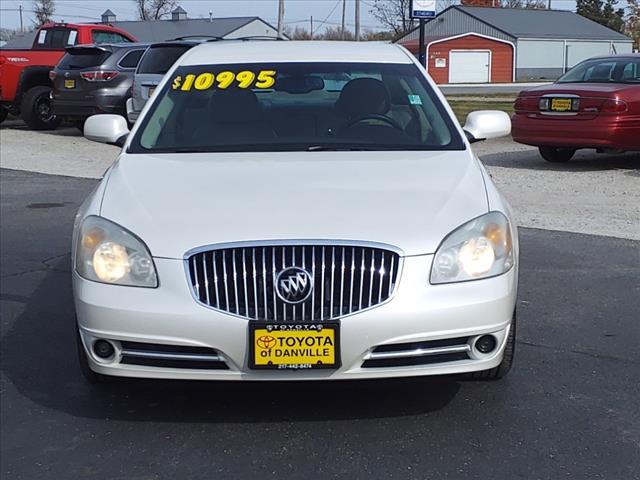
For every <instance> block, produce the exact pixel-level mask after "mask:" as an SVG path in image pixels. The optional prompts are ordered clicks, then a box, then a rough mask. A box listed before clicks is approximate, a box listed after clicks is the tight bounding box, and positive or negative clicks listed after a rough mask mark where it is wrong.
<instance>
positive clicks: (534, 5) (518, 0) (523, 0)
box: [498, 0, 547, 10]
mask: <svg viewBox="0 0 640 480" xmlns="http://www.w3.org/2000/svg"><path fill="white" fill-rule="evenodd" d="M498 5H499V6H500V7H502V8H528V9H530V10H542V9H546V8H547V2H546V0H498Z"/></svg>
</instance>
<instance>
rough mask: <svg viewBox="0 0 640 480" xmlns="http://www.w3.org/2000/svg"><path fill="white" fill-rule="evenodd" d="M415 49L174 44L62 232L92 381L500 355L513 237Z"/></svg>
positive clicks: (401, 373) (367, 369)
mask: <svg viewBox="0 0 640 480" xmlns="http://www.w3.org/2000/svg"><path fill="white" fill-rule="evenodd" d="M509 132H510V121H509V118H508V116H507V115H506V114H504V113H502V112H492V111H481V112H474V113H472V114H470V115H469V117H468V119H467V122H466V124H465V128H464V130H463V129H462V128H461V127H460V126H459V124H458V123H457V122H456V120H455V117H454V116H453V113H452V111H451V109H450V108H449V106H448V105H447V103H446V101H445V100H444V98H443V96H442V95H441V93H440V92H439V90H438V89H437V88H436V86H435V85H434V84H433V82H432V81H431V80H430V78H429V77H428V76H427V75H426V74H425V72H424V69H422V68H421V67H420V66H419V64H418V63H417V62H416V60H415V59H414V58H413V56H412V55H411V54H410V53H409V52H407V51H406V50H404V49H403V48H401V47H399V46H396V45H391V44H381V43H339V42H331V43H323V42H293V41H291V42H266V41H265V42H252V43H247V42H230V41H229V42H228V41H223V42H215V43H213V42H212V43H205V44H203V45H200V46H197V47H195V48H193V49H192V50H190V51H189V52H187V53H186V54H185V55H184V56H183V57H182V58H181V59H180V60H178V62H177V63H176V64H175V65H174V67H173V68H172V69H171V70H170V71H169V72H168V74H167V76H166V77H165V78H164V80H163V82H162V83H161V84H160V85H159V86H158V89H157V91H156V94H155V95H154V97H153V99H152V101H151V102H149V103H148V104H147V106H146V107H145V109H144V110H143V111H142V113H141V115H140V118H139V121H138V123H137V124H136V125H135V127H134V128H133V131H131V132H129V130H128V128H127V123H126V121H125V119H124V118H123V117H118V116H114V115H96V116H93V117H91V118H90V119H89V120H88V121H87V123H86V126H85V136H86V137H87V138H89V139H91V140H96V141H102V142H107V143H115V144H118V145H121V146H122V147H123V148H122V152H121V153H120V155H119V158H118V160H117V161H116V162H115V163H114V164H113V166H112V167H111V168H110V169H109V170H108V171H107V172H106V174H105V176H104V178H103V180H102V181H101V182H100V184H99V185H98V186H97V188H96V189H95V190H94V192H93V193H92V194H91V195H90V196H89V198H87V200H86V201H85V202H84V204H83V205H82V207H81V208H80V211H79V213H78V215H77V218H76V222H75V232H74V241H73V259H74V265H73V290H74V295H75V305H76V313H77V322H78V349H79V354H80V360H81V366H82V370H83V372H84V374H85V376H86V377H87V378H88V379H89V380H91V381H99V380H103V379H104V378H105V376H120V377H147V378H173V379H200V380H206V379H210V380H333V379H358V378H362V379H364V378H383V377H384V378H388V377H406V376H418V375H441V374H465V375H467V376H471V377H477V378H500V377H502V376H504V375H505V374H506V373H507V372H508V371H509V369H510V367H511V364H512V361H513V353H514V344H515V329H516V323H515V322H516V317H515V307H516V294H517V283H518V241H517V231H516V227H515V225H514V221H513V217H512V214H511V211H510V208H509V206H508V205H507V203H506V202H505V200H504V198H503V197H502V196H501V195H500V194H499V193H498V191H497V190H496V187H495V186H494V184H493V182H492V180H491V178H490V177H489V175H488V174H487V172H486V171H485V170H484V168H483V166H482V165H481V163H480V161H479V160H478V159H477V158H476V156H475V155H474V153H473V152H472V150H471V148H470V143H471V142H473V141H477V140H482V139H486V138H493V137H498V136H502V135H508V134H509Z"/></svg>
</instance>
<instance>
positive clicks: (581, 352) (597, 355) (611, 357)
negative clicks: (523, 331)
mask: <svg viewBox="0 0 640 480" xmlns="http://www.w3.org/2000/svg"><path fill="white" fill-rule="evenodd" d="M516 343H518V344H520V345H526V346H528V347H534V348H544V349H546V350H554V351H556V352H564V353H566V352H569V353H575V354H577V355H585V356H587V357H591V358H596V359H598V360H610V361H613V362H620V363H626V364H631V365H640V362H639V361H635V360H630V359H628V358H621V357H616V356H615V355H606V354H602V353H597V352H592V351H587V350H566V349H563V348H558V347H552V346H550V345H543V344H541V343H534V342H527V341H524V340H517V341H516Z"/></svg>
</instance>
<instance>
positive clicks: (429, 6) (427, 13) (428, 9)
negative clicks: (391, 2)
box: [411, 0, 436, 18]
mask: <svg viewBox="0 0 640 480" xmlns="http://www.w3.org/2000/svg"><path fill="white" fill-rule="evenodd" d="M435 16H436V0H412V1H411V17H412V18H433V17H435Z"/></svg>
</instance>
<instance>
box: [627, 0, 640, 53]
mask: <svg viewBox="0 0 640 480" xmlns="http://www.w3.org/2000/svg"><path fill="white" fill-rule="evenodd" d="M627 5H628V8H629V14H628V15H627V18H626V19H625V33H626V34H627V35H629V36H630V37H631V38H633V43H634V44H635V48H636V49H638V50H640V2H639V1H638V0H627Z"/></svg>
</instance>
